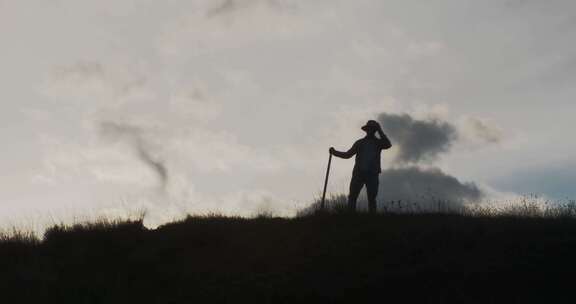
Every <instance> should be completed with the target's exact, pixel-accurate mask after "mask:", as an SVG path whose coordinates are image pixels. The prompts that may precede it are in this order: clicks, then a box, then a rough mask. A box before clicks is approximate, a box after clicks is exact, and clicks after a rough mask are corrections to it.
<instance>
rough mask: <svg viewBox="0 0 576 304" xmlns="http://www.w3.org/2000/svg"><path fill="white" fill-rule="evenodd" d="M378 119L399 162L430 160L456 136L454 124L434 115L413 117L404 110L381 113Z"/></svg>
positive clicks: (448, 145) (450, 144) (440, 152)
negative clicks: (421, 118)
mask: <svg viewBox="0 0 576 304" xmlns="http://www.w3.org/2000/svg"><path fill="white" fill-rule="evenodd" d="M378 121H379V122H380V124H381V125H382V129H383V130H384V132H385V133H386V134H387V135H388V137H390V139H391V140H392V142H393V144H394V145H396V146H397V147H398V148H399V153H398V156H397V157H396V161H397V162H400V163H419V162H431V161H434V160H436V159H437V158H438V156H439V155H440V154H442V153H445V152H448V151H449V150H450V147H451V146H452V144H453V143H454V141H455V140H456V139H457V130H456V128H455V127H454V126H453V125H452V124H450V123H448V122H445V121H441V120H438V119H429V120H416V119H414V118H412V117H411V116H410V115H408V114H388V113H382V114H380V115H379V116H378Z"/></svg>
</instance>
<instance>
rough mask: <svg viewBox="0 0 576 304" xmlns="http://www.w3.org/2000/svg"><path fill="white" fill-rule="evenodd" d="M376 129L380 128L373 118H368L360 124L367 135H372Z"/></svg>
mask: <svg viewBox="0 0 576 304" xmlns="http://www.w3.org/2000/svg"><path fill="white" fill-rule="evenodd" d="M378 129H380V124H379V123H378V122H377V121H375V120H369V121H367V122H366V124H365V125H364V126H362V130H364V132H366V134H368V135H374V134H375V133H376V131H378Z"/></svg>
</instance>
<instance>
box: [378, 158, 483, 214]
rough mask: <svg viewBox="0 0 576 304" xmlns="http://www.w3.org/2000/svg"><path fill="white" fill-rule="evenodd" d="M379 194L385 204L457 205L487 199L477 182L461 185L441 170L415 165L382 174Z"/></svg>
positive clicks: (462, 183)
mask: <svg viewBox="0 0 576 304" xmlns="http://www.w3.org/2000/svg"><path fill="white" fill-rule="evenodd" d="M379 193H380V194H379V197H380V201H382V202H390V201H399V200H402V201H410V202H420V203H431V202H435V201H444V202H450V203H452V204H458V205H460V204H463V203H467V202H476V201H478V200H480V199H481V198H482V197H483V196H484V194H483V192H482V190H480V189H479V188H478V186H477V185H476V184H474V183H466V182H461V181H460V180H458V179H457V178H456V177H454V176H451V175H449V174H446V173H444V172H443V171H442V170H440V169H438V168H431V169H423V168H420V167H416V166H409V167H403V168H392V169H388V170H384V171H383V172H382V174H381V175H380V189H379Z"/></svg>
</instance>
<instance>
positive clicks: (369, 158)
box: [330, 120, 392, 213]
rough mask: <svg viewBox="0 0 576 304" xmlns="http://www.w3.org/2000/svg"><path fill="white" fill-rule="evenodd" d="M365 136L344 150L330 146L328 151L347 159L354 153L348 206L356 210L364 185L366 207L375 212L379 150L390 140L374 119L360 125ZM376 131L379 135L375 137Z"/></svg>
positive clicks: (387, 144)
mask: <svg viewBox="0 0 576 304" xmlns="http://www.w3.org/2000/svg"><path fill="white" fill-rule="evenodd" d="M362 130H364V132H366V136H365V137H364V138H362V139H359V140H357V141H356V142H355V143H354V145H352V148H350V150H348V151H346V152H340V151H337V150H336V149H334V148H333V147H332V148H330V153H331V154H332V155H334V156H337V157H340V158H345V159H348V158H350V157H352V156H353V155H356V162H355V164H354V170H353V171H352V180H351V181H350V193H349V194H348V208H349V209H350V210H351V211H356V200H357V199H358V195H359V194H360V190H362V187H363V186H364V185H366V194H367V196H368V208H369V210H370V212H371V213H372V212H376V196H377V195H378V184H379V181H378V175H380V172H382V168H381V165H380V152H382V150H385V149H389V148H390V147H392V144H391V143H390V140H388V137H387V136H386V134H384V132H383V131H382V128H381V127H380V124H379V123H378V122H376V121H374V120H369V121H368V122H367V123H366V125H364V126H363V127H362ZM376 133H378V135H379V137H380V138H378V137H376Z"/></svg>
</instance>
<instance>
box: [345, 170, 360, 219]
mask: <svg viewBox="0 0 576 304" xmlns="http://www.w3.org/2000/svg"><path fill="white" fill-rule="evenodd" d="M363 185H364V181H363V180H362V177H361V176H360V174H358V173H352V179H351V180H350V192H349V193H348V210H349V211H352V212H354V211H356V200H358V195H359V194H360V190H362V186H363Z"/></svg>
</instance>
